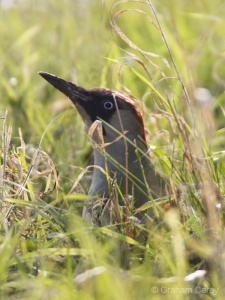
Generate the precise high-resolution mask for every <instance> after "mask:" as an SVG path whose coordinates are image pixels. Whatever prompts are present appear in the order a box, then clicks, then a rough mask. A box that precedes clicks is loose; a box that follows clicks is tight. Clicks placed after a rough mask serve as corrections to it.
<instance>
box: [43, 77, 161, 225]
mask: <svg viewBox="0 0 225 300" xmlns="http://www.w3.org/2000/svg"><path fill="white" fill-rule="evenodd" d="M39 74H40V75H41V76H42V77H43V78H44V79H46V80H47V81H48V82H49V83H51V84H52V85H53V86H54V87H55V88H56V89H58V90H59V91H61V92H62V93H64V94H65V95H66V96H67V97H69V98H70V100H71V101H72V102H73V104H74V105H75V107H76V109H77V111H78V113H79V114H80V116H81V118H82V120H83V122H84V123H85V125H86V127H87V129H88V130H89V136H91V139H92V146H93V150H94V166H95V167H94V171H93V178H92V182H91V186H90V189H89V196H90V197H89V200H88V201H87V203H86V206H85V207H84V209H83V217H84V218H85V219H88V220H90V221H93V222H94V223H98V224H100V225H105V224H109V223H110V213H109V211H110V208H107V209H105V207H104V206H106V205H108V202H107V201H109V200H108V199H112V193H113V191H114V190H115V187H116V196H115V192H114V198H116V201H117V202H118V203H117V204H118V205H120V206H126V207H129V210H131V211H132V210H133V212H135V209H137V208H139V207H140V206H142V205H143V204H145V203H146V202H148V201H150V200H152V199H157V198H160V197H162V196H164V195H165V181H164V179H163V178H162V177H161V176H160V175H159V174H158V173H156V171H155V169H154V167H153V165H152V163H151V161H150V157H149V155H148V146H147V142H146V136H145V129H144V122H143V118H142V116H141V113H140V111H139V110H138V108H137V107H136V106H135V104H134V103H133V101H131V100H130V99H128V98H127V97H125V96H123V95H121V94H119V93H117V92H113V91H111V90H109V89H103V88H93V89H84V88H82V87H80V86H77V85H75V84H74V83H72V82H68V81H65V80H64V79H61V78H59V77H57V76H55V75H52V74H49V73H45V72H39ZM94 196H97V197H98V199H105V201H103V200H102V201H101V203H102V205H100V206H98V205H97V206H96V200H92V199H94ZM98 203H99V202H98ZM114 205H115V203H114ZM96 207H98V209H97V210H96V211H95V208H96ZM99 207H101V209H100V211H99ZM108 207H110V205H108ZM131 215H132V212H131ZM137 216H138V218H139V219H140V218H143V217H144V213H139V214H137ZM135 219H137V218H135ZM139 219H137V220H139Z"/></svg>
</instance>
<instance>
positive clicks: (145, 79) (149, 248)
mask: <svg viewBox="0 0 225 300" xmlns="http://www.w3.org/2000/svg"><path fill="white" fill-rule="evenodd" d="M16 3H17V4H15V5H14V6H12V7H10V8H9V9H7V10H5V9H3V8H1V9H0V24H1V26H0V28H1V29H0V31H1V46H0V54H1V58H2V59H1V61H0V70H1V74H2V76H1V81H0V90H1V116H0V117H1V119H0V124H1V132H2V147H1V152H0V153H1V177H0V188H1V190H0V196H1V203H0V205H1V206H0V208H1V214H0V222H1V227H0V228H1V234H0V241H1V246H0V298H2V299H15V298H18V299H32V298H33V299H43V298H44V299H53V298H54V299H150V298H151V299H184V297H187V298H188V297H190V298H191V297H196V299H212V298H214V299H223V298H224V242H225V240H224V232H223V228H224V172H225V166H224V152H223V149H224V108H223V106H224V100H225V99H224V68H223V67H222V66H223V65H224V57H223V56H224V55H223V52H224V47H225V41H224V37H223V35H224V34H223V32H224V25H225V24H224V22H225V20H224V14H225V8H224V5H223V3H222V1H216V2H215V1H214V2H211V1H207V0H204V1H203V0H201V1H198V2H197V3H196V1H179V2H177V1H175V0H172V1H170V2H169V3H168V1H160V2H159V1H158V2H157V1H155V2H153V4H154V5H155V11H154V10H152V8H151V5H150V4H151V2H150V1H146V3H145V4H143V3H138V2H129V1H128V2H118V3H116V4H114V6H113V1H102V2H101V3H97V2H96V3H91V2H89V1H69V0H63V1H58V2H56V1H50V0H49V1H36V2H35V1H33V2H32V1H30V2H29V3H28V2H27V1H22V0H21V1H17V2H16ZM154 13H156V16H157V18H158V20H157V18H156V17H155V16H154ZM110 20H111V25H112V26H113V27H114V29H111V27H110ZM157 22H159V23H158V24H157ZM159 25H160V27H161V28H159ZM165 39H166V40H165ZM166 42H167V44H166ZM176 68H177V69H176ZM40 70H43V71H47V72H50V73H54V74H56V75H59V76H60V77H63V78H65V79H68V80H71V81H75V82H76V83H78V84H79V85H81V86H84V87H86V88H89V87H97V86H101V87H102V86H104V87H109V88H112V89H118V90H119V91H121V92H124V93H126V94H127V95H129V94H132V95H133V96H134V97H136V98H137V99H134V100H135V102H136V104H137V105H138V107H139V108H140V110H141V111H142V113H143V117H144V119H145V124H146V127H147V128H148V130H149V132H150V134H149V135H148V142H149V145H151V146H152V151H151V157H152V161H153V163H154V165H155V166H156V168H157V169H158V170H159V172H163V173H164V174H166V176H167V177H168V178H169V180H170V183H171V188H172V191H174V190H173V189H175V185H177V186H179V188H180V194H179V195H176V196H174V198H173V202H175V203H176V205H177V207H178V209H177V208H173V209H170V210H168V211H167V210H166V208H164V210H162V209H161V208H160V205H159V204H157V207H158V209H159V211H160V214H159V217H158V219H157V220H155V221H154V222H150V223H149V227H148V228H143V226H141V225H137V224H133V226H134V228H133V227H132V230H134V231H132V232H135V235H132V234H130V235H126V234H124V232H126V231H125V230H124V228H126V226H127V225H124V224H119V225H118V228H120V229H121V230H118V231H115V230H112V228H113V226H108V227H102V228H97V227H94V226H92V225H90V224H86V223H85V222H84V220H82V218H81V217H80V212H81V209H82V206H83V203H84V201H85V200H86V195H87V191H88V186H89V183H90V179H91V172H89V169H87V170H86V169H85V172H84V168H85V167H86V166H87V165H91V164H92V155H91V152H90V146H89V145H88V142H87V139H88V136H87V135H88V134H87V133H86V132H85V128H84V126H83V124H82V122H81V120H80V117H79V116H78V114H77V112H76V111H75V110H74V109H71V108H72V105H70V103H69V100H67V99H65V98H64V96H63V95H61V94H59V93H58V92H57V91H55V90H54V89H53V88H52V87H50V86H49V85H47V84H46V83H45V82H44V81H43V80H42V79H41V78H40V77H39V76H38V74H37V72H38V71H40ZM202 87H203V88H205V89H207V90H208V92H209V94H208V96H209V97H208V98H207V99H208V100H207V101H206V98H205V97H206V96H205V97H203V96H202V97H203V98H201V94H200V96H198V95H197V94H196V88H202ZM200 91H201V90H200ZM196 95H197V96H196ZM6 110H7V111H8V114H7V115H6V114H5V111H6ZM57 116H58V117H57ZM10 124H12V127H11V125H10ZM86 171H87V172H86ZM82 172H83V173H82ZM81 174H82V176H81ZM79 176H80V177H79ZM78 179H79V180H78ZM76 180H78V181H77V183H78V184H77V185H76V189H75V191H74V193H72V194H69V191H70V190H71V188H72V187H73V186H74V182H76ZM129 226H130V225H129ZM130 232H131V231H130ZM143 232H144V234H143ZM143 236H144V238H143ZM144 240H145V242H144ZM199 269H200V270H206V272H207V274H206V275H205V274H204V275H203V273H201V276H199V277H197V276H196V278H195V279H193V278H192V279H191V280H190V278H189V279H188V278H186V276H187V275H188V274H191V273H193V272H195V271H196V270H199ZM173 289H174V290H173ZM210 289H211V290H210ZM174 291H175V292H174ZM201 297H202V298H201Z"/></svg>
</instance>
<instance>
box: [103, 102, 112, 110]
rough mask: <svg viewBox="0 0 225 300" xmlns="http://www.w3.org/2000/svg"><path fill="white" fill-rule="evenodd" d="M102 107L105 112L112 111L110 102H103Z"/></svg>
mask: <svg viewBox="0 0 225 300" xmlns="http://www.w3.org/2000/svg"><path fill="white" fill-rule="evenodd" d="M103 107H104V108H105V109H107V110H110V109H113V107H114V105H113V103H112V102H111V101H105V102H103Z"/></svg>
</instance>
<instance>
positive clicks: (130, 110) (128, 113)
mask: <svg viewBox="0 0 225 300" xmlns="http://www.w3.org/2000/svg"><path fill="white" fill-rule="evenodd" d="M39 74H40V75H41V76H42V77H43V78H44V79H45V80H47V81H48V82H49V83H51V84H52V85H53V86H54V87H55V88H56V89H58V90H59V91H61V92H62V93H64V94H65V95H66V96H67V97H69V98H70V100H71V101H72V102H73V104H74V105H75V107H76V108H77V110H78V112H79V114H80V116H81V117H82V119H83V121H84V123H85V125H86V127H87V128H88V129H90V127H91V125H92V124H93V123H94V122H95V121H96V120H100V121H103V134H104V135H107V133H109V132H111V133H112V129H110V128H115V129H116V130H118V131H120V132H122V130H121V129H123V130H124V132H128V134H129V136H130V138H131V139H133V140H134V139H137V138H139V139H141V140H142V141H144V142H145V131H144V123H143V119H142V116H141V113H140V111H139V110H138V109H137V107H136V106H135V104H134V103H133V101H131V100H130V99H128V98H126V97H125V96H123V95H122V94H119V93H117V92H113V91H111V90H109V89H104V88H93V89H84V88H82V87H80V86H77V85H75V84H74V83H72V82H68V81H66V80H64V79H62V78H59V77H57V76H55V75H52V74H49V73H46V72H39ZM121 122H122V128H121ZM107 124H109V126H107Z"/></svg>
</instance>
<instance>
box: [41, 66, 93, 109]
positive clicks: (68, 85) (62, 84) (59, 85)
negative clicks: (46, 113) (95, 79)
mask: <svg viewBox="0 0 225 300" xmlns="http://www.w3.org/2000/svg"><path fill="white" fill-rule="evenodd" d="M38 74H39V75H41V76H42V77H43V78H44V79H45V80H47V81H48V82H49V83H51V84H52V85H53V86H54V87H55V88H56V89H58V90H59V91H60V92H62V93H63V94H65V95H66V96H67V97H69V98H70V99H71V100H72V102H73V103H74V104H75V105H76V104H77V103H80V104H81V102H86V101H87V99H88V96H89V93H88V91H87V90H85V89H84V88H82V87H80V86H77V85H76V84H74V83H72V82H69V81H66V80H64V79H62V78H60V77H57V76H55V75H53V74H50V73H46V72H42V71H41V72H38Z"/></svg>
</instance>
